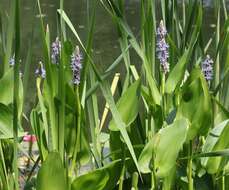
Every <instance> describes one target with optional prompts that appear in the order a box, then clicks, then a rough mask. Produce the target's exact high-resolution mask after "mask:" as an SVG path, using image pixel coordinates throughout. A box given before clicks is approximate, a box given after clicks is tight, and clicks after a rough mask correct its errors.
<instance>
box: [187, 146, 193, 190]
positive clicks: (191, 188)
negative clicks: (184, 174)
mask: <svg viewBox="0 0 229 190" xmlns="http://www.w3.org/2000/svg"><path fill="white" fill-rule="evenodd" d="M188 154H189V155H188V156H189V159H188V168H187V170H188V190H193V179H192V141H190V142H189V147H188Z"/></svg>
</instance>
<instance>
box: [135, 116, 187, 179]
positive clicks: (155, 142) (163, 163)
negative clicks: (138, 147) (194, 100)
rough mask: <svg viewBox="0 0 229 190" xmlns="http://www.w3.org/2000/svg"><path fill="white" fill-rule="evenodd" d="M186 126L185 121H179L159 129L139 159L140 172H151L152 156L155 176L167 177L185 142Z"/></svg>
mask: <svg viewBox="0 0 229 190" xmlns="http://www.w3.org/2000/svg"><path fill="white" fill-rule="evenodd" d="M188 125H189V123H188V120H187V119H180V120H176V121H174V122H173V124H171V125H169V126H167V127H165V128H163V129H161V130H160V131H159V132H158V133H157V134H156V135H155V136H154V137H153V139H152V140H151V141H149V142H148V144H147V145H146V147H145V148H144V149H143V151H142V153H141V155H140V157H139V166H140V170H141V172H143V173H149V172H151V170H150V164H151V163H150V162H151V160H152V156H153V155H154V167H155V170H156V171H157V173H156V174H157V176H158V177H166V176H168V174H169V172H170V171H171V169H172V168H173V167H174V166H175V164H176V159H177V156H178V153H179V151H180V149H181V148H182V146H183V143H184V142H185V139H186V135H187V131H188ZM168 147H169V148H168Z"/></svg>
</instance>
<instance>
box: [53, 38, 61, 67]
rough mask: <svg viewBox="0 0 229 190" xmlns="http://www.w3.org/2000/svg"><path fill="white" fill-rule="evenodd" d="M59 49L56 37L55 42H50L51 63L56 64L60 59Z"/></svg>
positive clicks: (59, 45)
mask: <svg viewBox="0 0 229 190" xmlns="http://www.w3.org/2000/svg"><path fill="white" fill-rule="evenodd" d="M60 51H61V43H60V40H59V38H58V37H57V38H56V40H55V42H53V43H52V55H51V58H52V63H53V64H58V63H59V61H60Z"/></svg>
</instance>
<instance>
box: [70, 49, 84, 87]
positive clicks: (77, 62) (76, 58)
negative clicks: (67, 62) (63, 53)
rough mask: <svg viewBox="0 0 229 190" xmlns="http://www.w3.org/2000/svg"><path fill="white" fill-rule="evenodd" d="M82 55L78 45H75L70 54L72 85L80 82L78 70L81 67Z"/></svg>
mask: <svg viewBox="0 0 229 190" xmlns="http://www.w3.org/2000/svg"><path fill="white" fill-rule="evenodd" d="M81 60H82V55H81V53H80V50H79V47H78V46H76V49H75V52H74V53H73V54H72V56H71V69H72V74H73V78H72V83H73V84H74V85H79V84H80V70H81V69H82V64H81Z"/></svg>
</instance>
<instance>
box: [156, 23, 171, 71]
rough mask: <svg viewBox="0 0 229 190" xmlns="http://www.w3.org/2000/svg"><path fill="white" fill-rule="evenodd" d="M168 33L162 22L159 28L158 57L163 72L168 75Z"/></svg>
mask: <svg viewBox="0 0 229 190" xmlns="http://www.w3.org/2000/svg"><path fill="white" fill-rule="evenodd" d="M166 34H167V31H166V28H165V26H164V24H163V21H161V22H160V25H159V27H158V28H157V49H156V51H157V57H158V59H159V60H160V64H161V67H162V71H163V72H164V73H165V74H166V73H168V72H169V63H168V58H169V45H168V44H167V43H166V41H165V37H166Z"/></svg>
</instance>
